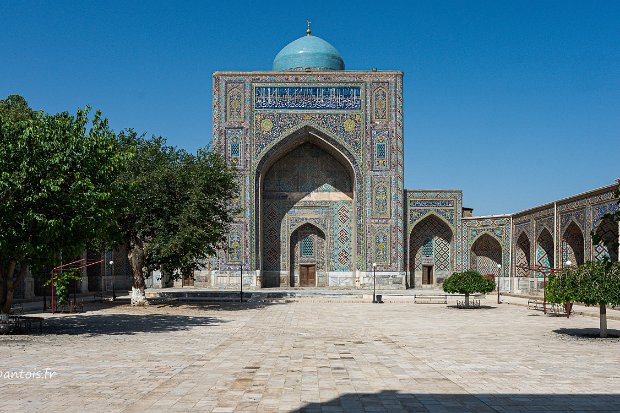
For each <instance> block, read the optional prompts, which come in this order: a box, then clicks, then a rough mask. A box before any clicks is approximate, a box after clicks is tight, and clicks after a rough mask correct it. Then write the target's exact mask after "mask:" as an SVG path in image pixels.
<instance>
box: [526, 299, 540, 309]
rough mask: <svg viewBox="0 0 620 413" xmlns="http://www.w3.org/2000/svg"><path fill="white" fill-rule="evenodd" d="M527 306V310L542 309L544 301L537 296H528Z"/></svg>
mask: <svg viewBox="0 0 620 413" xmlns="http://www.w3.org/2000/svg"><path fill="white" fill-rule="evenodd" d="M527 308H528V309H529V310H538V311H543V310H544V302H543V300H539V299H537V298H530V299H529V300H527Z"/></svg>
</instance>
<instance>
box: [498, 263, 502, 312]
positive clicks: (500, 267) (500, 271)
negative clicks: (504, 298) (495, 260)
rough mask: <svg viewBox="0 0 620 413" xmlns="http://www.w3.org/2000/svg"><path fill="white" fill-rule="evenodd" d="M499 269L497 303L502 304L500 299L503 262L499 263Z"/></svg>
mask: <svg viewBox="0 0 620 413" xmlns="http://www.w3.org/2000/svg"><path fill="white" fill-rule="evenodd" d="M497 269H498V270H499V272H498V273H497V304H501V301H500V300H499V283H500V281H501V278H500V277H501V275H502V264H497Z"/></svg>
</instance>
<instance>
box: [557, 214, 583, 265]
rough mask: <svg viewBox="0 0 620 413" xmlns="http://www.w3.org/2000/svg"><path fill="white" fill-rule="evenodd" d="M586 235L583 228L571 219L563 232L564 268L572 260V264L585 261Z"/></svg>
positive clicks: (579, 263) (580, 263)
mask: <svg viewBox="0 0 620 413" xmlns="http://www.w3.org/2000/svg"><path fill="white" fill-rule="evenodd" d="M584 247H585V243H584V236H583V232H582V231H581V228H579V226H578V225H577V224H576V223H575V221H571V223H570V224H568V226H567V227H566V230H564V234H562V268H564V267H565V266H566V262H567V261H570V262H571V264H572V265H582V264H583V262H584V255H585V254H584Z"/></svg>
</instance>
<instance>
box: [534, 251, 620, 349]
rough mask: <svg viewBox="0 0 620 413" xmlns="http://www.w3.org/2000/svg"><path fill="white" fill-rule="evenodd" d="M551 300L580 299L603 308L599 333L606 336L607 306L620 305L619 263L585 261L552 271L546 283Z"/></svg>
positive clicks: (557, 301) (561, 301) (601, 309)
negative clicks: (556, 271)
mask: <svg viewBox="0 0 620 413" xmlns="http://www.w3.org/2000/svg"><path fill="white" fill-rule="evenodd" d="M545 292H546V295H547V300H548V301H549V302H552V303H566V302H574V301H577V302H580V303H584V304H585V305H598V306H599V308H600V317H599V320H600V336H601V337H603V338H604V337H607V305H619V304H620V263H618V262H610V261H608V260H605V261H595V262H586V263H585V264H583V265H581V266H579V267H569V268H566V269H564V270H562V271H561V272H560V273H557V274H551V275H550V276H549V281H548V282H547V286H546V291H545Z"/></svg>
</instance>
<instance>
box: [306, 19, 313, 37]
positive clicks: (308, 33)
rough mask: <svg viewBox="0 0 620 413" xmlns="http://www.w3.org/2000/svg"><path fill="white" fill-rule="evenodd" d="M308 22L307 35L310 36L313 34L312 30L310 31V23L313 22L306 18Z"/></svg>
mask: <svg viewBox="0 0 620 413" xmlns="http://www.w3.org/2000/svg"><path fill="white" fill-rule="evenodd" d="M306 23H308V28H307V29H306V36H310V35H311V34H312V32H311V31H310V23H312V22H311V21H310V20H307V19H306Z"/></svg>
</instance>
